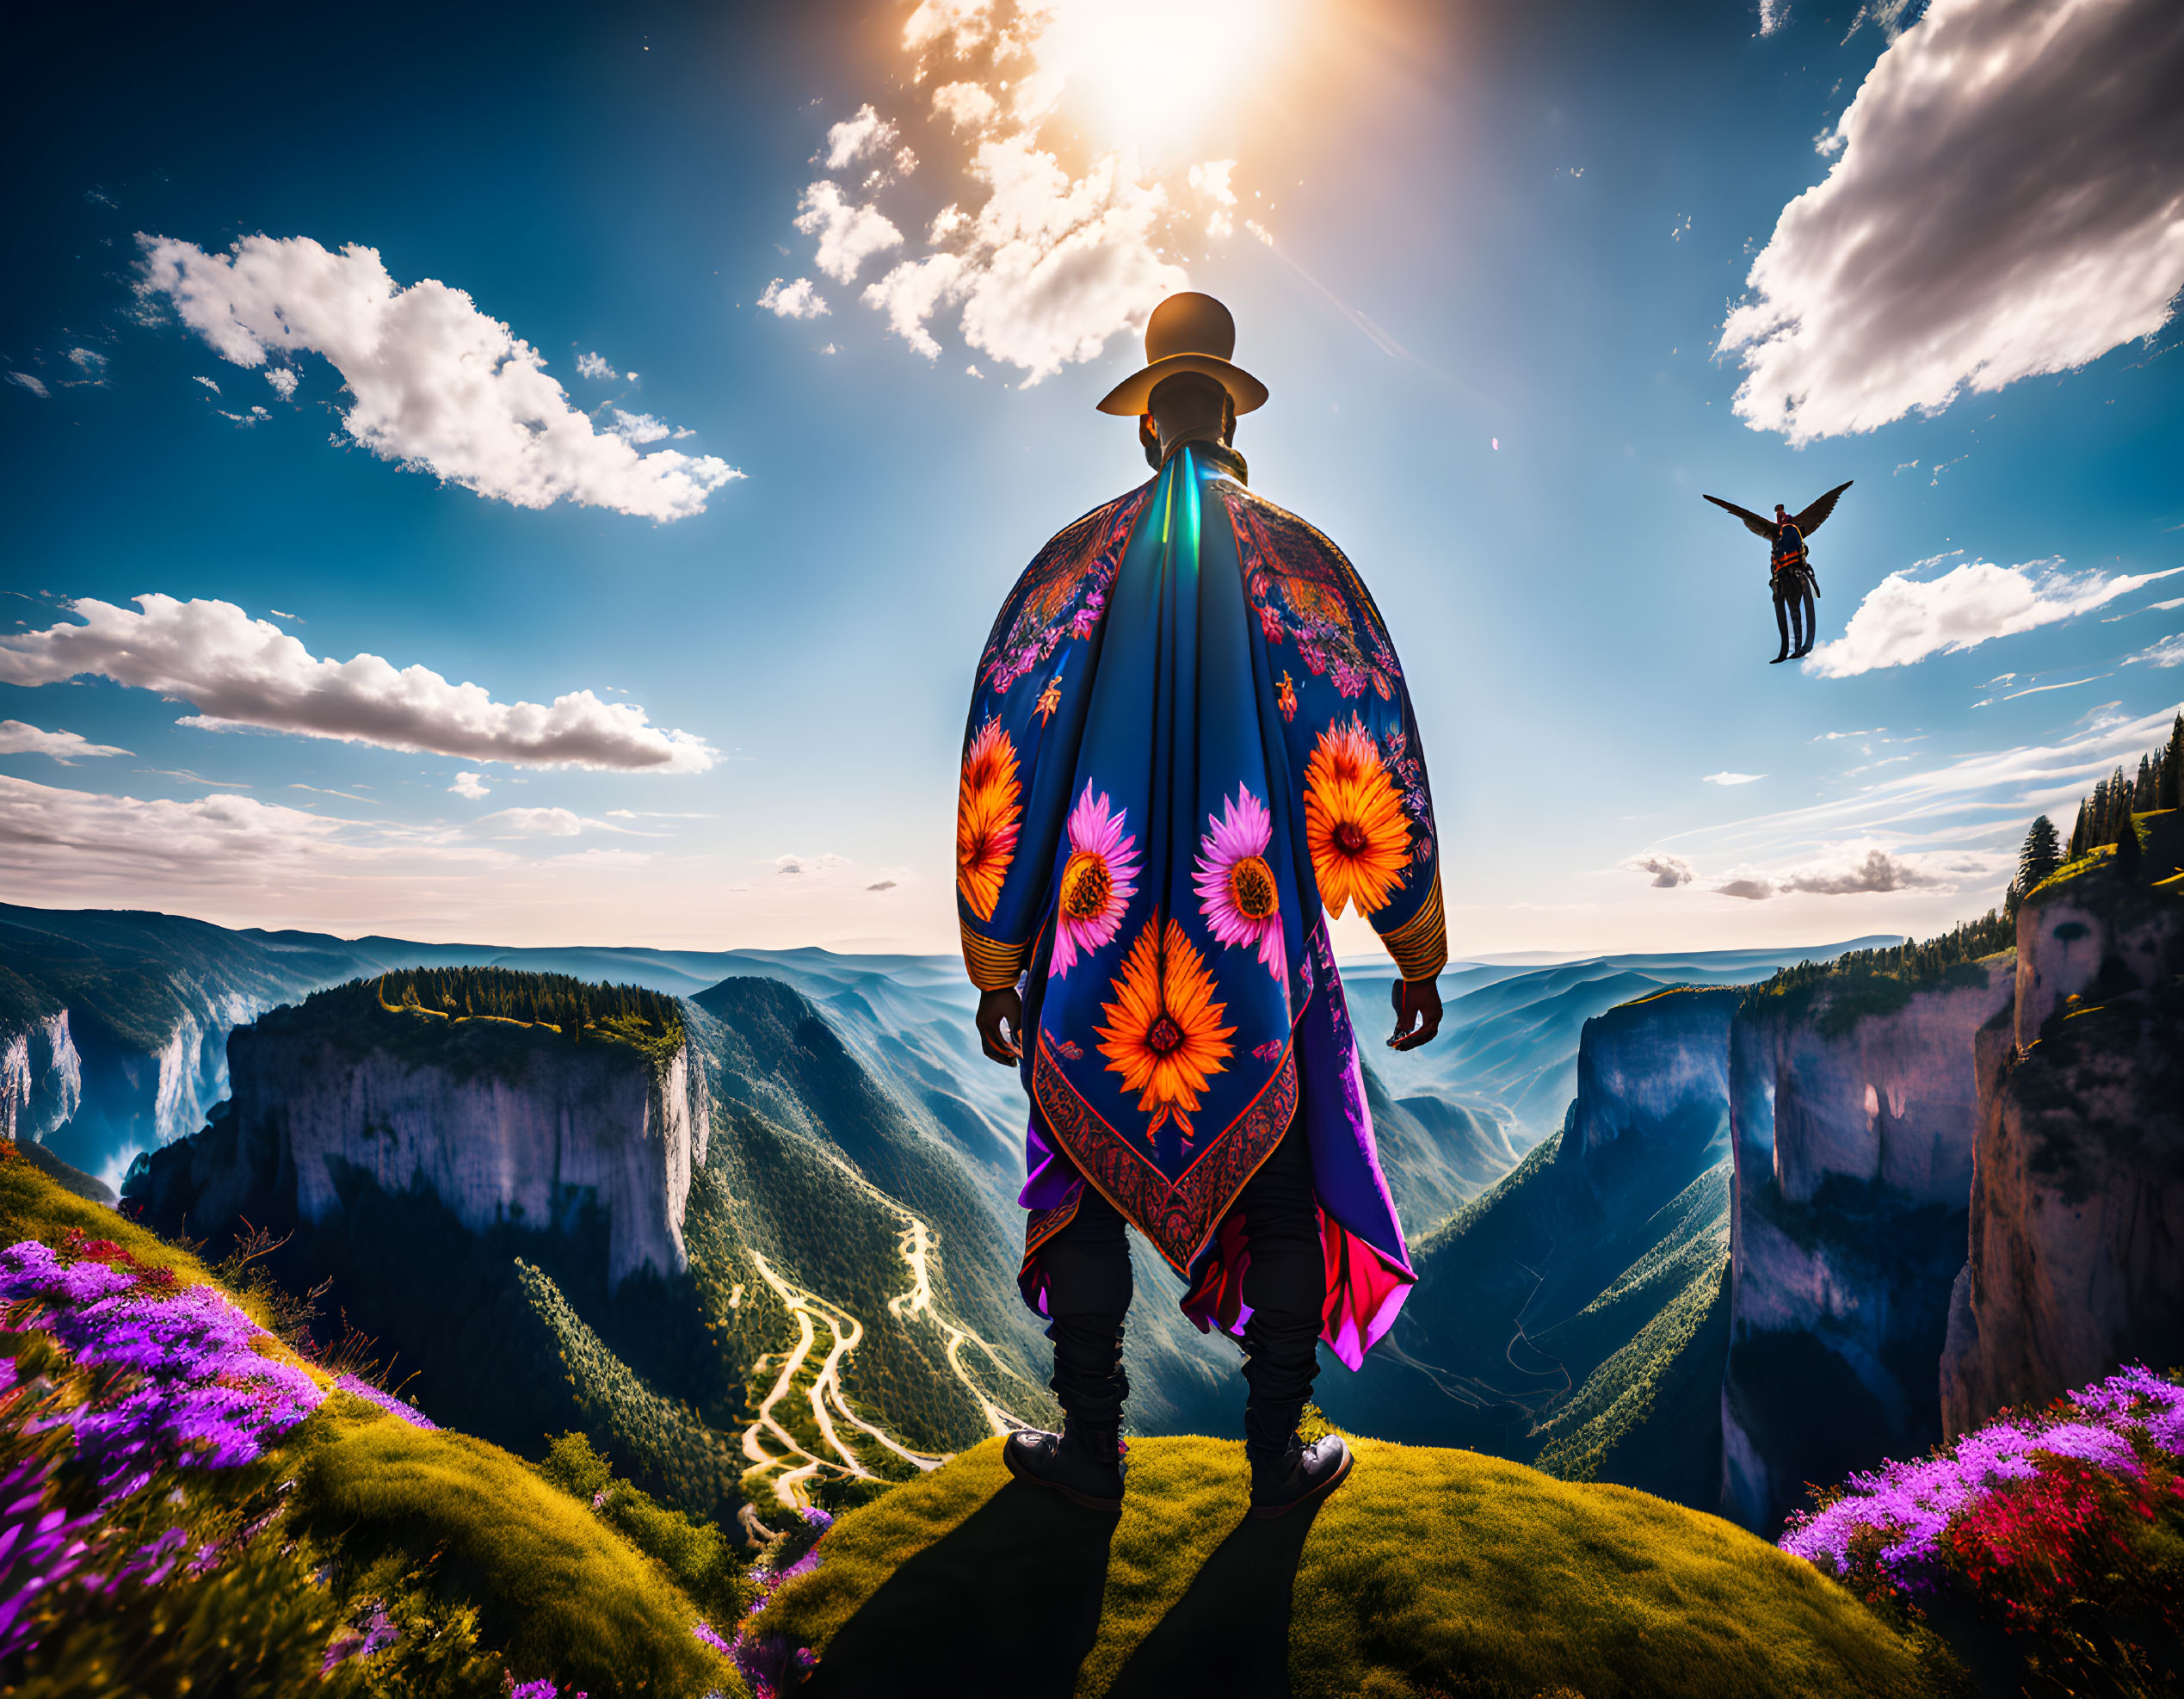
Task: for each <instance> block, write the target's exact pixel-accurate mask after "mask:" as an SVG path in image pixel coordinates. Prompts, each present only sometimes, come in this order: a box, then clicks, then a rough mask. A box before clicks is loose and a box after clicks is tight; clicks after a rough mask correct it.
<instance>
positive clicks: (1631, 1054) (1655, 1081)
mask: <svg viewBox="0 0 2184 1699" xmlns="http://www.w3.org/2000/svg"><path fill="white" fill-rule="evenodd" d="M1736 1003H1737V993H1736V992H1733V991H1727V990H1681V991H1670V992H1657V993H1656V994H1655V995H1652V996H1649V997H1646V998H1641V999H1639V1000H1638V1001H1636V1002H1633V1003H1627V1004H1622V1005H1620V1006H1619V1007H1617V1008H1614V1009H1611V1010H1607V1011H1606V1012H1605V1013H1603V1014H1600V1015H1597V1016H1594V1017H1593V1018H1592V1019H1590V1020H1589V1021H1587V1022H1586V1023H1585V1025H1584V1028H1583V1031H1582V1036H1581V1038H1580V1041H1579V1046H1578V1055H1577V1060H1576V1070H1575V1075H1576V1082H1577V1096H1576V1101H1575V1102H1573V1103H1571V1104H1570V1109H1569V1112H1568V1114H1567V1115H1566V1116H1565V1117H1564V1125H1563V1128H1562V1131H1561V1132H1560V1133H1559V1134H1555V1135H1554V1136H1552V1138H1550V1139H1549V1140H1546V1141H1545V1143H1544V1144H1543V1145H1542V1146H1540V1147H1539V1149H1537V1150H1536V1151H1534V1152H1533V1153H1532V1155H1531V1156H1529V1157H1528V1158H1526V1159H1525V1161H1524V1162H1523V1163H1521V1165H1519V1166H1518V1167H1517V1168H1516V1169H1515V1171H1514V1172H1512V1173H1511V1174H1509V1175H1508V1177H1506V1178H1505V1179H1503V1180H1502V1182H1501V1183H1499V1184H1497V1185H1496V1186H1495V1187H1494V1188H1493V1189H1491V1190H1490V1191H1489V1192H1487V1193H1486V1195H1484V1196H1483V1197H1480V1198H1479V1199H1478V1200H1477V1201H1476V1202H1472V1203H1470V1204H1468V1205H1466V1206H1465V1208H1462V1209H1460V1210H1459V1212H1458V1213H1457V1214H1456V1215H1455V1216H1454V1217H1453V1219H1452V1220H1450V1221H1449V1222H1448V1224H1447V1226H1445V1227H1443V1228H1442V1229H1441V1231H1440V1232H1438V1233H1434V1234H1432V1235H1431V1236H1430V1237H1428V1238H1427V1239H1424V1241H1423V1242H1422V1244H1419V1245H1416V1246H1415V1247H1414V1252H1415V1256H1414V1260H1415V1261H1416V1265H1417V1269H1418V1273H1419V1284H1418V1288H1417V1290H1416V1292H1414V1293H1413V1294H1411V1297H1410V1301H1409V1303H1408V1304H1407V1305H1406V1306H1405V1307H1404V1313H1403V1315H1402V1317H1401V1318H1400V1319H1399V1320H1398V1321H1397V1325H1396V1329H1395V1331H1394V1335H1393V1341H1392V1348H1391V1349H1388V1350H1383V1351H1381V1352H1379V1353H1376V1355H1375V1356H1373V1357H1372V1358H1369V1359H1367V1363H1366V1366H1365V1368H1364V1370H1363V1371H1362V1372H1361V1373H1360V1375H1357V1376H1356V1377H1355V1378H1354V1379H1353V1378H1351V1377H1348V1376H1336V1375H1323V1377H1322V1378H1321V1381H1320V1383H1319V1396H1320V1399H1321V1401H1322V1403H1323V1404H1324V1405H1325V1406H1326V1407H1327V1409H1328V1411H1329V1412H1330V1414H1331V1415H1333V1416H1334V1417H1335V1418H1336V1420H1338V1421H1343V1422H1347V1423H1349V1424H1352V1425H1353V1426H1354V1427H1355V1428H1357V1429H1358V1430H1361V1431H1366V1432H1371V1433H1375V1434H1379V1435H1381V1436H1385V1437H1389V1438H1395V1439H1401V1440H1404V1441H1408V1442H1412V1443H1433V1444H1451V1443H1454V1444H1463V1445H1468V1446H1471V1447H1473V1448H1475V1449H1480V1450H1487V1451H1494V1452H1497V1453H1500V1454H1501V1455H1505V1456H1513V1457H1518V1458H1521V1459H1529V1458H1531V1457H1532V1456H1533V1455H1541V1447H1542V1446H1543V1445H1545V1446H1551V1447H1552V1448H1554V1449H1555V1450H1556V1454H1557V1459H1558V1467H1568V1468H1569V1469H1570V1471H1571V1472H1572V1473H1576V1474H1578V1475H1580V1476H1582V1478H1584V1479H1588V1480H1613V1481H1620V1482H1624V1483H1626V1484H1628V1485H1632V1486H1644V1487H1645V1488H1646V1489H1647V1490H1649V1491H1652V1492H1661V1493H1663V1494H1664V1495H1668V1496H1673V1497H1679V1498H1683V1499H1684V1500H1685V1501H1686V1502H1698V1501H1700V1500H1704V1501H1705V1502H1706V1504H1707V1506H1708V1507H1711V1504H1712V1484H1713V1482H1714V1481H1715V1480H1717V1479H1718V1474H1719V1454H1718V1442H1717V1441H1716V1439H1715V1438H1714V1436H1713V1434H1712V1424H1713V1415H1712V1399H1711V1397H1708V1398H1706V1399H1702V1400H1701V1401H1700V1404H1701V1408H1700V1415H1699V1418H1697V1419H1696V1420H1695V1421H1694V1420H1693V1419H1690V1418H1689V1413H1688V1412H1687V1411H1685V1410H1684V1409H1683V1407H1682V1406H1683V1405H1684V1404H1686V1403H1688V1400H1687V1399H1684V1400H1676V1399H1673V1398H1672V1399H1671V1401H1672V1402H1675V1404H1676V1409H1675V1412H1673V1413H1671V1412H1669V1410H1668V1409H1667V1408H1666V1407H1665V1406H1664V1405H1663V1392H1664V1391H1667V1392H1669V1393H1674V1392H1675V1389H1677V1388H1681V1387H1683V1385H1684V1383H1685V1382H1686V1381H1689V1380H1692V1379H1693V1378H1694V1376H1695V1379H1696V1381H1697V1383H1698V1384H1700V1386H1701V1387H1705V1388H1708V1389H1710V1388H1711V1387H1712V1386H1713V1385H1715V1384H1718V1374H1719V1368H1718V1362H1719V1356H1718V1341H1717V1340H1714V1338H1713V1334H1712V1333H1710V1332H1709V1331H1708V1329H1707V1326H1706V1321H1707V1316H1708V1312H1709V1309H1710V1307H1711V1304H1712V1295H1713V1294H1714V1292H1715V1291H1716V1290H1717V1289H1718V1286H1719V1282H1720V1250H1719V1247H1718V1244H1717V1243H1716V1242H1715V1241H1717V1240H1718V1238H1719V1235H1720V1228H1721V1222H1722V1218H1723V1215H1724V1211H1725V1209H1726V1207H1727V1200H1726V1195H1725V1189H1724V1185H1723V1183H1722V1182H1723V1180H1724V1175H1723V1174H1722V1173H1721V1172H1720V1170H1721V1168H1722V1165H1723V1163H1724V1159H1725V1158H1726V1156H1727V1152H1728V1138H1729V1115H1728V1060H1727V1059H1728V1048H1729V1027H1730V1022H1731V1016H1732V1014H1733V1012H1734V1010H1735V1008H1736ZM1671 1312H1673V1313H1674V1319H1672V1320H1671V1322H1670V1323H1669V1325H1666V1326H1664V1327H1658V1328H1655V1330H1654V1332H1653V1333H1652V1335H1651V1336H1650V1338H1648V1339H1647V1341H1646V1343H1645V1344H1644V1346H1642V1347H1640V1348H1639V1349H1638V1350H1635V1351H1633V1350H1632V1346H1633V1345H1634V1344H1637V1343H1638V1340H1639V1338H1640V1336H1641V1335H1644V1334H1646V1332H1647V1330H1648V1329H1649V1327H1652V1326H1653V1325H1654V1324H1656V1323H1657V1322H1660V1321H1662V1319H1663V1318H1664V1317H1665V1316H1669V1315H1670V1313H1671ZM1714 1332H1716V1333H1718V1329H1715V1330H1714ZM1709 1350H1712V1356H1711V1358H1710V1360H1709V1361H1708V1362H1706V1363H1698V1362H1697V1359H1698V1358H1700V1357H1705V1356H1707V1355H1708V1352H1709ZM1687 1356H1689V1357H1690V1358H1691V1361H1690V1362H1683V1359H1685V1358H1686V1357H1687ZM1679 1362H1682V1368H1676V1367H1675V1365H1677V1364H1678V1363H1679ZM1694 1364H1696V1365H1697V1366H1696V1367H1694ZM1686 1371H1688V1372H1686ZM1664 1424H1665V1425H1674V1426H1675V1427H1676V1428H1677V1430H1678V1435H1677V1438H1676V1443H1673V1444H1667V1445H1663V1444H1660V1443H1657V1442H1658V1441H1660V1440H1661V1439H1662V1437H1663V1434H1662V1432H1661V1431H1660V1428H1661V1427H1662V1426H1663V1425H1664ZM1543 1461H1544V1459H1543Z"/></svg>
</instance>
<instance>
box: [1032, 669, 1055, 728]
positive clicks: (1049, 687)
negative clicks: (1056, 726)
mask: <svg viewBox="0 0 2184 1699" xmlns="http://www.w3.org/2000/svg"><path fill="white" fill-rule="evenodd" d="M1061 705H1062V675H1061V674H1060V673H1058V672H1057V673H1056V674H1055V675H1054V676H1053V677H1052V678H1050V679H1048V680H1047V681H1046V689H1044V690H1041V691H1040V693H1039V700H1038V701H1036V702H1034V703H1033V704H1032V706H1033V707H1035V708H1037V709H1038V710H1039V723H1040V725H1041V726H1045V725H1046V724H1048V723H1049V722H1050V721H1052V719H1053V718H1054V710H1055V709H1056V708H1058V707H1061Z"/></svg>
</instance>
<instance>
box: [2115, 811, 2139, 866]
mask: <svg viewBox="0 0 2184 1699" xmlns="http://www.w3.org/2000/svg"><path fill="white" fill-rule="evenodd" d="M2144 855H2145V852H2144V850H2142V849H2140V847H2139V843H2138V823H2137V822H2136V821H2135V820H2133V819H2132V818H2131V810H2130V809H2128V808H2126V809H2125V810H2124V812H2123V819H2122V820H2121V822H2120V823H2119V825H2117V827H2116V871H2117V872H2118V873H2119V874H2122V875H2123V876H2124V877H2125V879H2136V878H2138V863H2139V862H2140V861H2142V860H2143V859H2144Z"/></svg>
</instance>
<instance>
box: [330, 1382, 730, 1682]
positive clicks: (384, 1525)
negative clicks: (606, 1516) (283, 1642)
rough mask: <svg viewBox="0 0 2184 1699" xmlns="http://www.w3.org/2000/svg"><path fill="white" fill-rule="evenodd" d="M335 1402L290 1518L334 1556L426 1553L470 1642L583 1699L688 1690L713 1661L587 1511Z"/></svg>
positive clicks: (710, 1673) (682, 1608) (465, 1448)
mask: <svg viewBox="0 0 2184 1699" xmlns="http://www.w3.org/2000/svg"><path fill="white" fill-rule="evenodd" d="M355 1408H356V1406H355V1405H354V1404H350V1403H348V1402H346V1401H344V1403H343V1404H342V1406H341V1408H340V1410H339V1411H338V1412H336V1410H334V1409H333V1408H332V1407H331V1406H330V1407H329V1409H328V1410H326V1411H322V1412H320V1414H319V1415H318V1417H316V1418H313V1424H312V1425H313V1426H317V1425H318V1424H329V1425H330V1427H331V1428H332V1430H333V1431H332V1433H331V1435H330V1436H328V1437H326V1438H325V1439H324V1440H323V1441H321V1442H320V1443H317V1444H311V1443H309V1441H308V1440H306V1442H305V1444H306V1446H307V1447H308V1452H309V1455H308V1461H306V1462H305V1465H304V1467H303V1470H302V1472H301V1473H300V1475H299V1478H298V1484H297V1488H296V1498H297V1504H296V1512H295V1513H296V1515H297V1516H298V1517H299V1518H300V1519H301V1520H302V1522H303V1523H304V1524H305V1526H307V1527H308V1528H310V1529H312V1531H313V1532H314V1533H315V1534H317V1535H318V1536H319V1537H320V1538H322V1539H324V1540H329V1541H338V1542H339V1544H340V1546H341V1548H342V1551H343V1552H344V1554H349V1555H350V1556H351V1557H352V1559H353V1558H354V1557H355V1556H357V1555H360V1554H361V1555H365V1556H367V1557H371V1556H377V1555H379V1554H382V1553H384V1552H386V1551H389V1550H400V1551H404V1552H407V1553H410V1554H427V1553H435V1552H436V1553H439V1554H441V1557H440V1566H439V1573H440V1578H441V1585H443V1586H445V1587H448V1588H452V1589H453V1590H454V1591H457V1592H459V1593H460V1594H462V1595H463V1596H466V1597H468V1598H469V1599H470V1600H471V1601H472V1603H475V1604H476V1605H477V1607H478V1626H479V1630H480V1634H479V1637H480V1639H481V1640H483V1641H484V1642H485V1643H487V1644H490V1645H494V1646H505V1647H506V1648H507V1652H508V1658H509V1667H510V1668H511V1669H512V1670H513V1671H515V1674H516V1675H517V1677H518V1678H519V1679H530V1678H532V1677H539V1676H551V1677H553V1678H554V1679H555V1680H557V1681H558V1682H559V1683H560V1684H561V1685H562V1687H563V1688H564V1689H565V1690H567V1689H572V1688H583V1689H585V1690H588V1691H589V1692H590V1693H592V1694H594V1695H600V1694H605V1693H614V1694H640V1693H641V1694H668V1695H684V1694H690V1695H694V1694H698V1693H701V1692H703V1691H705V1690H706V1689H707V1688H708V1687H711V1686H713V1685H716V1684H718V1682H719V1677H720V1675H721V1674H722V1673H723V1671H722V1667H721V1665H720V1664H719V1660H718V1659H715V1658H714V1657H713V1655H712V1654H711V1653H708V1652H706V1649H705V1647H704V1646H701V1645H700V1643H699V1642H698V1640H696V1639H695V1638H694V1636H693V1635H692V1634H691V1632H690V1629H691V1625H692V1624H693V1623H694V1622H696V1621H697V1615H698V1614H697V1611H696V1610H695V1609H694V1607H693V1606H692V1604H691V1603H690V1601H689V1600H688V1598H687V1597H684V1596H683V1594H682V1591H680V1590H679V1589H677V1588H676V1586H674V1585H672V1584H671V1583H670V1582H669V1580H668V1579H667V1578H666V1577H665V1576H664V1575H663V1574H662V1573H661V1572H659V1571H658V1570H657V1568H655V1567H654V1566H652V1565H651V1563H649V1562H648V1561H647V1560H645V1557H644V1556H643V1555H642V1554H639V1552H638V1551H637V1549H636V1548H634V1547H632V1545H631V1544H630V1543H629V1542H628V1541H626V1540H624V1539H623V1538H621V1537H620V1535H617V1534H616V1533H615V1532H614V1529H611V1528H609V1527H608V1526H607V1525H606V1524H605V1523H602V1521H601V1520H600V1519H599V1518H598V1517H595V1516H594V1515H593V1514H592V1512H591V1511H590V1509H589V1506H588V1505H586V1504H582V1503H580V1502H578V1501H577V1500H576V1499H574V1498H570V1497H569V1496H568V1495H567V1494H566V1493H565V1492H559V1491H558V1490H557V1489H556V1488H554V1487H553V1486H550V1485H548V1484H547V1483H546V1481H545V1480H541V1479H540V1477H539V1475H538V1474H537V1473H536V1472H534V1470H532V1469H531V1468H529V1467H526V1466H525V1465H524V1463H523V1462H522V1461H521V1460H520V1459H518V1458H515V1457H513V1456H511V1455H509V1453H507V1452H505V1451H503V1450H502V1449H500V1448H499V1447H498V1446H497V1445H488V1444H487V1443H485V1442H484V1440H478V1439H472V1438H471V1437H470V1436H467V1435H466V1434H456V1433H449V1432H447V1431H445V1430H442V1431H439V1432H427V1431H425V1430H421V1429H417V1428H413V1427H411V1426H410V1425H409V1424H407V1423H406V1422H403V1421H400V1420H398V1418H394V1417H391V1416H386V1415H372V1416H367V1415H362V1414H356V1413H352V1412H355Z"/></svg>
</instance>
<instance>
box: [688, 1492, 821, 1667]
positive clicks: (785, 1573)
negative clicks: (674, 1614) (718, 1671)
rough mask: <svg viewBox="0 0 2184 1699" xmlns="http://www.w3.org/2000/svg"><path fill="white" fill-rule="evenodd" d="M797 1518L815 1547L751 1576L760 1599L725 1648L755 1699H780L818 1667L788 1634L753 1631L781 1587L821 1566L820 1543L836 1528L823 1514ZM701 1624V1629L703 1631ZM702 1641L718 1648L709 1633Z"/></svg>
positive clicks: (811, 1511)
mask: <svg viewBox="0 0 2184 1699" xmlns="http://www.w3.org/2000/svg"><path fill="white" fill-rule="evenodd" d="M797 1515H798V1516H799V1517H801V1518H802V1519H803V1522H804V1525H805V1528H806V1529H809V1530H810V1532H811V1537H812V1540H813V1541H814V1544H813V1545H812V1547H811V1549H810V1550H808V1551H806V1552H805V1554H804V1555H803V1556H801V1557H799V1558H798V1559H797V1560H795V1561H794V1562H793V1563H791V1564H787V1565H786V1566H783V1567H781V1568H780V1569H757V1570H754V1571H752V1572H751V1579H752V1580H753V1581H754V1582H756V1584H757V1586H758V1597H757V1598H756V1600H755V1601H754V1602H753V1603H752V1605H751V1608H750V1610H751V1614H750V1617H746V1618H745V1619H744V1621H743V1626H742V1627H741V1628H738V1629H737V1631H736V1638H735V1640H734V1641H733V1643H731V1645H729V1646H727V1647H725V1651H726V1652H727V1653H728V1655H729V1657H730V1658H731V1659H734V1660H735V1665H736V1669H737V1672H738V1673H739V1674H740V1675H741V1676H742V1677H743V1679H744V1681H746V1682H747V1683H749V1684H750V1690H751V1696H752V1699H778V1696H780V1694H782V1693H785V1692H787V1691H788V1690H790V1689H791V1688H792V1687H793V1686H794V1685H795V1678H796V1677H799V1676H800V1675H801V1674H802V1673H803V1672H804V1671H806V1670H809V1669H811V1668H812V1667H814V1666H815V1665H817V1663H818V1661H819V1660H818V1659H817V1657H816V1656H815V1655H814V1654H813V1653H812V1652H811V1648H810V1647H809V1646H798V1645H797V1644H795V1643H794V1642H793V1640H790V1639H789V1637H788V1636H787V1634H753V1633H752V1632H751V1631H750V1623H751V1618H753V1617H756V1616H757V1615H758V1613H759V1612H760V1611H762V1610H763V1609H765V1608H766V1605H767V1603H768V1601H769V1600H770V1599H771V1598H772V1597H774V1594H775V1593H776V1592H778V1591H780V1589H781V1587H782V1586H783V1585H786V1584H787V1583H788V1582H790V1581H793V1580H794V1579H796V1578H797V1577H798V1576H799V1575H809V1574H810V1573H811V1572H812V1571H813V1570H815V1569H817V1567H818V1566H819V1552H818V1547H817V1543H816V1542H817V1540H818V1539H819V1538H820V1537H821V1536H823V1535H824V1534H825V1533H826V1531H827V1530H828V1529H830V1528H832V1527H833V1526H834V1518H833V1517H831V1516H829V1515H828V1514H827V1513H826V1512H825V1511H822V1510H817V1509H808V1510H802V1511H798V1512H797ZM704 1626H705V1625H704V1624H703V1623H700V1625H699V1627H700V1628H704ZM698 1638H699V1639H700V1640H704V1641H705V1642H706V1645H708V1646H719V1637H718V1636H716V1635H714V1634H712V1633H710V1631H708V1632H706V1633H704V1634H700V1635H699V1636H698Z"/></svg>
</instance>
